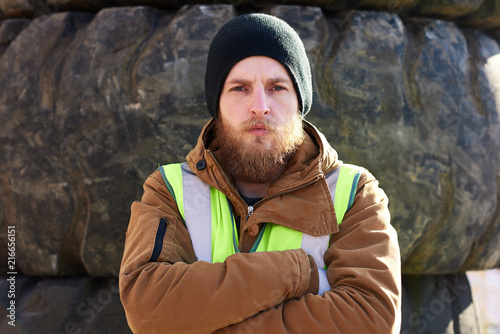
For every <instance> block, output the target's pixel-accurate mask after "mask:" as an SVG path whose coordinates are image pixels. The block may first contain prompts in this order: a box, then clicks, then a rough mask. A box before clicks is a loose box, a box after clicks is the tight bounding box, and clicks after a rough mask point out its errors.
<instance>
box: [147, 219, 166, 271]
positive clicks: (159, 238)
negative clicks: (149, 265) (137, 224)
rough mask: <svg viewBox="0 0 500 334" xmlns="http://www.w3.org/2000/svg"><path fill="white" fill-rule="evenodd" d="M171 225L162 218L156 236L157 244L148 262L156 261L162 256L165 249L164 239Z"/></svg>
mask: <svg viewBox="0 0 500 334" xmlns="http://www.w3.org/2000/svg"><path fill="white" fill-rule="evenodd" d="M168 224H170V223H169V222H168V221H167V219H166V218H160V222H159V223H158V229H157V230H156V236H155V244H154V247H153V252H152V253H151V258H150V259H149V261H148V262H154V261H156V260H157V259H158V258H159V257H160V254H161V250H162V249H163V238H164V237H165V233H166V232H167V225H168Z"/></svg>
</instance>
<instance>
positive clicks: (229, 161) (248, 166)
mask: <svg viewBox="0 0 500 334" xmlns="http://www.w3.org/2000/svg"><path fill="white" fill-rule="evenodd" d="M256 124H264V125H265V126H266V129H267V131H268V132H269V134H270V135H271V137H272V140H271V142H269V138H267V139H266V138H264V137H261V136H255V137H251V139H250V140H248V139H245V137H246V136H245V134H246V133H247V131H248V130H249V129H252V128H253V127H254V126H255V125H256ZM215 134H216V136H217V138H218V141H219V143H220V148H219V154H220V158H221V159H222V162H223V164H224V166H225V170H226V172H227V173H228V174H229V175H230V176H232V177H233V178H235V179H239V180H242V181H244V182H246V183H257V184H262V183H269V182H272V181H274V180H276V179H277V178H278V177H279V176H280V175H281V174H282V173H283V171H284V170H285V169H286V165H287V163H288V161H289V160H290V158H291V157H293V155H294V154H295V152H296V151H297V149H298V148H299V146H300V145H302V143H303V142H304V138H305V134H304V130H303V128H302V120H301V118H300V117H299V116H298V115H296V116H294V117H293V118H292V119H290V120H289V121H288V122H287V123H286V124H285V126H283V127H278V126H276V125H275V124H274V123H273V122H271V121H269V120H268V119H250V120H249V121H247V122H245V123H243V124H242V125H240V126H239V127H238V128H234V127H233V126H231V125H228V124H227V123H226V122H224V120H223V119H222V117H221V116H220V115H219V117H218V118H217V119H216V120H215ZM266 137H268V136H266Z"/></svg>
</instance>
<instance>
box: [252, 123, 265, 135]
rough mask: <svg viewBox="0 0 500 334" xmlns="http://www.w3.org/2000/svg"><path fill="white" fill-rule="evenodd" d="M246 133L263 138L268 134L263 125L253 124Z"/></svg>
mask: <svg viewBox="0 0 500 334" xmlns="http://www.w3.org/2000/svg"><path fill="white" fill-rule="evenodd" d="M248 132H249V133H251V134H253V135H254V136H265V135H267V134H268V133H269V131H268V130H267V128H266V126H265V125H264V124H255V125H254V126H253V127H252V128H251V129H249V130H248Z"/></svg>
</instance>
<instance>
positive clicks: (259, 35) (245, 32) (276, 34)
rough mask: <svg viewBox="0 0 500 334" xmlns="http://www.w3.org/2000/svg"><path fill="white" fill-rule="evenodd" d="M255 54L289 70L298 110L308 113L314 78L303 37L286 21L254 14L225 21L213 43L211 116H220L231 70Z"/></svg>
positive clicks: (208, 86)
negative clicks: (221, 97) (221, 96)
mask: <svg viewBox="0 0 500 334" xmlns="http://www.w3.org/2000/svg"><path fill="white" fill-rule="evenodd" d="M252 56H266V57H270V58H273V59H275V60H277V61H279V62H280V63H281V64H282V65H283V66H284V67H285V68H286V69H287V71H288V73H289V75H290V77H291V79H292V81H293V84H294V87H295V91H296V92H297V97H298V100H299V112H300V113H301V115H302V116H305V115H306V114H307V113H308V112H309V110H310V109H311V105H312V81H311V69H310V66H309V60H308V58H307V55H306V51H305V48H304V44H303V43H302V40H301V39H300V37H299V35H298V34H297V33H296V32H295V30H293V28H292V27H290V26H289V25H288V23H286V22H285V21H283V20H281V19H278V18H277V17H274V16H271V15H267V14H259V13H253V14H246V15H242V16H238V17H236V18H234V19H232V20H230V21H229V22H227V23H226V24H224V25H223V26H222V28H221V29H220V30H219V31H218V32H217V34H216V35H215V37H214V39H213V40H212V43H211V44H210V48H209V50H208V59H207V68H206V72H205V98H206V102H207V106H208V111H209V112H210V114H211V115H212V117H213V118H216V117H217V111H218V109H219V99H220V95H221V93H222V88H223V86H224V82H225V80H226V77H227V75H228V74H229V71H231V69H232V68H233V66H234V65H236V63H238V62H239V61H240V60H243V59H245V58H248V57H252Z"/></svg>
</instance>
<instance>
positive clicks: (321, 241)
mask: <svg viewBox="0 0 500 334" xmlns="http://www.w3.org/2000/svg"><path fill="white" fill-rule="evenodd" d="M361 171H362V168H361V167H358V166H354V165H349V164H343V165H342V166H341V167H340V168H337V169H336V170H334V171H333V172H331V173H330V174H328V175H327V176H326V181H327V184H328V187H329V189H330V194H331V196H332V201H333V203H334V208H335V214H336V218H337V222H338V224H340V223H341V222H342V220H343V217H344V214H345V213H346V212H347V210H349V208H350V207H351V205H352V203H353V201H354V196H355V194H356V189H357V184H358V180H359V177H360V174H361ZM160 172H161V174H162V177H163V180H164V181H165V184H166V185H167V188H168V189H169V191H170V192H171V194H172V195H173V197H174V200H175V201H176V203H177V206H178V207H179V212H180V214H181V216H182V218H183V220H184V223H185V225H186V228H187V229H188V232H189V234H190V237H191V241H192V243H193V248H194V251H195V254H196V256H197V258H198V260H202V261H207V262H224V260H225V259H226V258H227V257H228V256H229V255H232V254H234V253H238V252H239V249H238V243H239V241H238V238H237V237H236V236H237V231H236V224H235V223H234V215H233V213H232V206H231V204H230V203H229V200H228V199H227V198H226V196H225V195H224V194H223V193H222V192H220V191H218V190H217V189H215V188H213V187H210V186H209V185H207V184H206V183H204V182H203V181H201V180H200V179H199V178H198V177H197V176H196V175H195V174H194V173H193V172H192V171H191V169H190V168H189V166H188V164H187V163H183V164H170V165H164V166H161V167H160ZM329 240H330V235H323V236H317V237H316V236H312V235H309V234H306V233H302V232H300V231H296V230H293V229H291V228H288V227H284V226H281V225H276V224H265V225H264V227H263V228H262V229H261V230H260V233H259V235H258V237H257V240H256V242H255V245H254V247H252V249H251V250H250V251H251V252H254V251H273V250H287V249H296V248H302V249H304V250H305V251H306V253H307V254H309V255H311V256H313V257H314V259H315V260H316V263H317V264H318V267H319V268H324V267H325V263H324V260H323V255H324V254H325V252H326V250H327V248H328V243H329Z"/></svg>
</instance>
